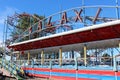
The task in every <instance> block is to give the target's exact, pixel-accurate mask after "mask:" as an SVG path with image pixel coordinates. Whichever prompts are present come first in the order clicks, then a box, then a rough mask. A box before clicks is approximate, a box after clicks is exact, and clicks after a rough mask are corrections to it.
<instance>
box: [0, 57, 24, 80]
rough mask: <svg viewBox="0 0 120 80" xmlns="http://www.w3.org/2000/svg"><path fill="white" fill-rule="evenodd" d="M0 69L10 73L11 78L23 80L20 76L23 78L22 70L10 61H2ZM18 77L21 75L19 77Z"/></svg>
mask: <svg viewBox="0 0 120 80" xmlns="http://www.w3.org/2000/svg"><path fill="white" fill-rule="evenodd" d="M1 67H3V68H4V69H6V70H7V71H8V72H10V74H11V75H12V76H14V77H16V78H17V79H18V80H19V79H20V80H21V79H23V78H22V77H21V76H24V74H25V73H24V71H23V70H22V68H21V67H20V66H19V65H16V64H15V63H13V62H12V61H7V60H5V59H2V63H1ZM19 75H21V76H19Z"/></svg>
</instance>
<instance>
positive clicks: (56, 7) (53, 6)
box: [0, 0, 120, 42]
mask: <svg viewBox="0 0 120 80" xmlns="http://www.w3.org/2000/svg"><path fill="white" fill-rule="evenodd" d="M115 1H116V0H84V3H85V5H115ZM118 2H119V4H120V0H118ZM81 5H82V0H0V42H1V41H2V38H3V27H4V20H5V19H6V17H7V16H8V15H9V16H10V15H13V14H14V13H15V12H17V13H22V12H27V13H30V14H34V13H36V14H39V15H45V16H49V15H51V14H54V13H56V12H59V11H60V10H61V9H62V10H65V9H69V8H73V7H79V6H81Z"/></svg>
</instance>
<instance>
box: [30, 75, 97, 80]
mask: <svg viewBox="0 0 120 80" xmlns="http://www.w3.org/2000/svg"><path fill="white" fill-rule="evenodd" d="M29 75H32V76H35V77H39V78H48V79H57V80H76V78H74V77H63V76H51V77H50V76H49V75H42V74H29ZM77 80H97V79H89V78H78V79H77Z"/></svg>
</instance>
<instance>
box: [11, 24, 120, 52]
mask: <svg viewBox="0 0 120 80" xmlns="http://www.w3.org/2000/svg"><path fill="white" fill-rule="evenodd" d="M119 31H120V26H119V25H116V26H109V27H104V28H99V29H92V30H87V31H83V32H77V33H73V34H68V35H63V36H58V37H54V38H49V39H45V40H39V41H34V42H30V43H25V44H20V45H16V46H12V47H11V48H13V49H15V50H17V51H23V50H31V49H39V48H46V47H54V46H62V45H69V44H77V43H85V42H91V41H99V40H106V39H114V38H120V32H119Z"/></svg>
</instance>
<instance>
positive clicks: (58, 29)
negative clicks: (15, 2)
mask: <svg viewBox="0 0 120 80" xmlns="http://www.w3.org/2000/svg"><path fill="white" fill-rule="evenodd" d="M119 8H120V7H119V6H82V7H77V8H72V9H69V10H65V11H62V12H59V13H56V14H53V15H51V16H49V17H47V18H45V19H42V20H39V18H37V17H35V16H33V15H30V14H27V13H22V14H17V13H16V14H15V15H14V16H12V17H8V18H7V20H6V22H5V24H6V25H5V36H4V39H5V40H4V42H5V41H7V42H6V43H7V44H6V47H8V48H9V49H10V50H11V51H12V52H11V56H16V60H14V59H11V60H12V61H13V62H14V63H16V64H17V65H20V67H22V69H23V70H24V71H25V73H26V74H27V75H30V76H36V77H47V78H55V79H57V80H58V79H61V80H67V79H68V80H119V79H120V72H119V69H120V67H119V65H120V64H119V56H118V54H119V53H120V51H119V45H120V20H119V15H120V14H119ZM23 16H26V17H30V18H36V19H37V20H38V22H36V23H35V24H34V25H30V27H29V28H28V29H27V30H25V31H24V32H22V33H20V34H19V35H15V36H14V37H12V38H10V36H9V35H10V32H13V31H15V30H16V29H21V26H16V25H17V21H18V20H19V18H20V17H23ZM65 52H68V53H69V54H72V55H73V57H72V58H64V59H63V57H64V55H65V54H67V53H65ZM71 52H72V53H71ZM104 53H108V54H109V55H110V56H109V57H108V56H106V57H104V56H103V54H104ZM76 54H77V55H79V57H78V56H75V55H76ZM68 56H69V55H68ZM82 56H83V57H82ZM33 58H34V59H33ZM93 58H94V60H92V59H93ZM117 58H118V59H117Z"/></svg>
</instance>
